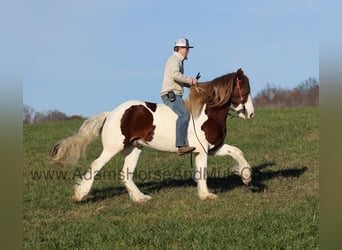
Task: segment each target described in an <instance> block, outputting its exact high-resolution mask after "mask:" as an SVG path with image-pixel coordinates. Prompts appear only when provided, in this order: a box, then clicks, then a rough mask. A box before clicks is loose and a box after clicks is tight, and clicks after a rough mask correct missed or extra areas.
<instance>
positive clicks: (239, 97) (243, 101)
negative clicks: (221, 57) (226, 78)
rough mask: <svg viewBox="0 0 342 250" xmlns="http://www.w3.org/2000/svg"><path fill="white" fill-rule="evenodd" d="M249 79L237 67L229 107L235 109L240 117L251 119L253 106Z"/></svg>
mask: <svg viewBox="0 0 342 250" xmlns="http://www.w3.org/2000/svg"><path fill="white" fill-rule="evenodd" d="M250 92H251V91H250V86H249V79H248V77H247V76H246V75H245V74H244V73H243V71H242V69H238V71H237V72H236V74H235V78H234V83H233V93H232V95H231V99H230V102H231V105H230V108H231V109H233V110H235V111H236V112H237V113H238V115H239V117H240V118H243V119H251V118H253V117H254V107H253V102H252V97H251V93H250Z"/></svg>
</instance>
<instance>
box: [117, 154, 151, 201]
mask: <svg viewBox="0 0 342 250" xmlns="http://www.w3.org/2000/svg"><path fill="white" fill-rule="evenodd" d="M141 151H142V150H141V149H139V148H133V149H132V151H131V152H130V153H128V154H127V156H126V157H125V163H124V166H123V168H122V171H121V176H122V178H123V179H122V181H123V183H124V184H125V186H126V188H127V191H128V194H129V197H130V198H131V199H132V200H133V201H135V202H145V201H148V200H149V199H151V198H152V197H151V196H149V195H144V194H143V193H142V192H141V191H140V190H139V188H138V187H137V186H136V185H135V183H134V181H133V174H134V170H135V167H136V165H137V162H138V159H139V156H140V153H141Z"/></svg>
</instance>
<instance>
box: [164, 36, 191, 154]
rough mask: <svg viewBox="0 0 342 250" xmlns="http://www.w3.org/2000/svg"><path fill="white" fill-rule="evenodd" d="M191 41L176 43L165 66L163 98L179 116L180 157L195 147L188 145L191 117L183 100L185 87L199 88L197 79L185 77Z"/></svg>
mask: <svg viewBox="0 0 342 250" xmlns="http://www.w3.org/2000/svg"><path fill="white" fill-rule="evenodd" d="M190 48H193V47H192V46H190V45H189V40H188V39H186V38H180V39H178V40H177V41H176V42H175V45H174V49H173V50H174V52H173V55H171V56H170V57H169V58H168V60H167V62H166V65H165V69H164V78H163V85H162V88H161V92H160V95H161V98H162V100H163V102H164V104H166V105H167V106H169V107H170V108H171V109H172V110H173V111H174V112H175V113H176V114H177V115H178V118H177V122H176V147H178V153H179V155H182V154H185V153H190V152H192V151H194V150H195V149H196V148H195V147H190V146H189V145H188V144H187V140H186V137H187V130H188V123H189V119H190V115H189V112H188V110H187V109H186V107H185V104H184V101H183V99H182V96H183V92H184V87H191V86H197V79H196V78H192V77H190V76H186V75H184V67H183V61H184V60H187V59H188V57H187V56H188V53H189V49H190Z"/></svg>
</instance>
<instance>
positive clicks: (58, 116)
mask: <svg viewBox="0 0 342 250" xmlns="http://www.w3.org/2000/svg"><path fill="white" fill-rule="evenodd" d="M75 119H85V118H84V117H82V116H80V115H72V116H67V115H66V114H65V113H63V112H60V111H58V110H49V111H46V112H36V111H35V110H34V109H33V108H31V107H30V106H28V105H26V104H24V105H23V123H43V122H50V121H68V120H75Z"/></svg>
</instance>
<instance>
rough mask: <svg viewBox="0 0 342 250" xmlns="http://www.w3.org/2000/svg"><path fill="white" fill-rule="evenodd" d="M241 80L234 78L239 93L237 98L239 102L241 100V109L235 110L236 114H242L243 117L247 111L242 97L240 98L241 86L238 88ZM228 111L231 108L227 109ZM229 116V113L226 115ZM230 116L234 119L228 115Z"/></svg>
mask: <svg viewBox="0 0 342 250" xmlns="http://www.w3.org/2000/svg"><path fill="white" fill-rule="evenodd" d="M240 83H241V80H240V79H239V77H236V87H237V89H238V91H239V96H240V100H241V104H242V108H241V109H239V110H236V113H237V114H238V115H239V114H241V113H242V114H244V115H245V116H247V110H246V106H245V103H244V102H243V97H242V92H241V86H240ZM229 109H230V110H232V109H231V108H229ZM228 114H229V113H228ZM229 115H231V116H233V117H234V115H232V114H229Z"/></svg>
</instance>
